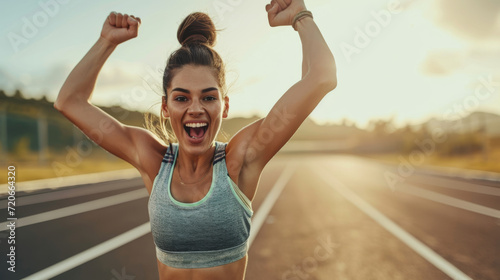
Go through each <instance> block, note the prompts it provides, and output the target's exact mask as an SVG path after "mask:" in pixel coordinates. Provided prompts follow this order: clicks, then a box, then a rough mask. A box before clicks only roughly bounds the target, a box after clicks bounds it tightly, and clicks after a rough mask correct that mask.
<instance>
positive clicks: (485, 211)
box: [398, 183, 500, 219]
mask: <svg viewBox="0 0 500 280" xmlns="http://www.w3.org/2000/svg"><path fill="white" fill-rule="evenodd" d="M398 191H402V192H405V193H408V194H411V195H414V196H418V197H420V198H424V199H428V200H432V201H435V202H439V203H442V204H446V205H449V206H453V207H456V208H460V209H463V210H468V211H471V212H474V213H478V214H482V215H485V216H490V217H493V218H497V219H500V210H497V209H493V208H489V207H486V206H483V205H479V204H475V203H472V202H469V201H465V200H461V199H458V198H454V197H451V196H447V195H444V194H440V193H437V192H433V191H429V190H425V189H422V188H419V187H415V186H412V185H410V184H406V183H405V184H404V186H403V187H400V188H399V189H398Z"/></svg>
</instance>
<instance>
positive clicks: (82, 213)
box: [0, 153, 500, 280]
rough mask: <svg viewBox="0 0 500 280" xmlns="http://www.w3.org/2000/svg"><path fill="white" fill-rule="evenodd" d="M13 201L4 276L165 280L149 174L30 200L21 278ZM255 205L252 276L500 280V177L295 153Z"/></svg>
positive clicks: (284, 158) (23, 217)
mask: <svg viewBox="0 0 500 280" xmlns="http://www.w3.org/2000/svg"><path fill="white" fill-rule="evenodd" d="M18 168H22V167H18ZM403 175H404V176H403ZM394 176H400V177H399V178H400V179H401V178H403V179H402V180H400V181H398V184H394V185H392V184H391V183H390V182H393V181H388V179H387V178H393V177H394ZM388 182H389V183H388ZM5 205H6V202H5V201H4V200H3V201H0V223H2V224H1V226H2V227H1V228H0V229H1V230H2V231H0V253H1V254H0V262H1V264H2V265H0V279H24V278H26V279H47V278H50V279H72V280H73V279H75V280H76V279H106V280H109V279H112V280H122V279H126V280H134V279H135V280H139V279H158V276H157V268H156V258H155V251H154V245H153V240H152V237H151V234H150V233H149V228H148V224H147V223H148V212H147V191H146V190H145V188H144V187H143V186H142V183H141V180H140V179H132V180H119V181H113V182H106V183H99V184H92V185H82V186H74V187H69V188H64V189H59V190H56V191H53V190H52V191H44V192H39V193H36V194H29V195H27V194H18V195H17V197H16V217H18V220H16V221H15V222H16V230H15V235H14V237H15V242H16V244H15V272H10V271H9V270H8V268H9V267H10V264H9V263H7V258H8V256H7V254H11V252H10V248H9V247H8V246H11V245H8V244H7V241H8V240H9V239H8V237H9V235H11V231H10V230H9V228H8V227H7V225H8V224H9V223H10V222H11V221H8V220H7V216H8V215H7V209H6V208H5ZM253 208H254V225H253V226H254V228H253V229H254V230H258V231H256V232H254V235H253V236H252V237H253V238H254V239H253V240H252V243H251V247H250V251H249V261H248V268H247V276H246V279H250V280H254V279H255V280H260V279H297V280H299V279H300V280H303V279H500V258H499V254H500V182H491V181H489V182H482V181H480V180H474V181H471V180H465V179H456V178H448V177H444V176H430V175H425V174H421V173H419V172H417V171H414V172H410V173H408V172H406V171H405V170H403V171H401V170H399V171H398V169H397V166H389V165H384V164H381V163H378V162H375V161H371V160H367V159H363V158H359V157H354V156H347V155H334V154H328V155H321V154H312V153H310V154H304V153H302V154H301V153H297V154H283V155H279V156H277V157H275V158H274V159H273V160H272V161H271V162H270V164H269V165H268V166H267V167H266V169H265V171H264V173H263V175H262V177H261V180H260V185H259V191H258V194H257V196H256V198H255V200H254V202H253ZM11 239H12V238H11ZM9 258H10V257H9ZM43 275H45V276H43Z"/></svg>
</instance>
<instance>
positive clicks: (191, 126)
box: [184, 122, 208, 140]
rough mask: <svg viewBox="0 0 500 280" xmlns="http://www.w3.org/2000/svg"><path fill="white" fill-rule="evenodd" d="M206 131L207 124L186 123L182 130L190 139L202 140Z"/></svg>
mask: <svg viewBox="0 0 500 280" xmlns="http://www.w3.org/2000/svg"><path fill="white" fill-rule="evenodd" d="M207 129H208V123H205V122H199V123H186V124H184V130H185V131H186V133H187V135H188V136H189V137H190V138H191V139H195V140H196V139H202V138H203V136H205V133H206V132H207Z"/></svg>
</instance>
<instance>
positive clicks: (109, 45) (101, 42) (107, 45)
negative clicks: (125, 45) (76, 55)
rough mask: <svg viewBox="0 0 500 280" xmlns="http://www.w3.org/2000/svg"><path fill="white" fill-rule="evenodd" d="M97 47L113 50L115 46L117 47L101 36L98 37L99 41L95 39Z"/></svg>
mask: <svg viewBox="0 0 500 280" xmlns="http://www.w3.org/2000/svg"><path fill="white" fill-rule="evenodd" d="M96 44H98V45H100V46H102V47H104V48H105V49H115V48H116V46H118V44H116V43H113V42H111V41H109V40H108V39H106V38H104V37H102V36H99V39H97V43H96Z"/></svg>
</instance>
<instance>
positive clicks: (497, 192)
mask: <svg viewBox="0 0 500 280" xmlns="http://www.w3.org/2000/svg"><path fill="white" fill-rule="evenodd" d="M425 176H426V177H423V176H422V177H423V178H422V177H420V178H418V177H417V178H415V179H416V180H418V182H423V183H425V184H429V185H432V186H436V187H441V188H447V189H454V190H459V191H466V192H473V193H480V194H487V195H494V196H500V188H495V187H489V186H484V185H480V184H472V183H469V182H462V181H459V180H451V179H446V178H439V177H436V176H432V177H431V176H429V175H425Z"/></svg>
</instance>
